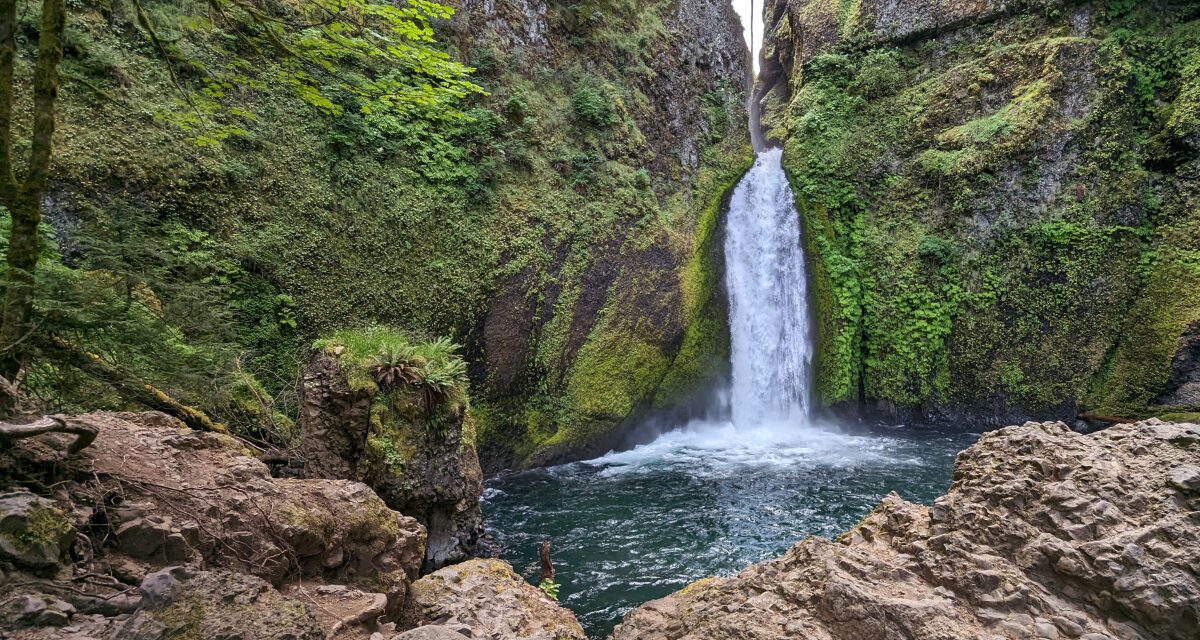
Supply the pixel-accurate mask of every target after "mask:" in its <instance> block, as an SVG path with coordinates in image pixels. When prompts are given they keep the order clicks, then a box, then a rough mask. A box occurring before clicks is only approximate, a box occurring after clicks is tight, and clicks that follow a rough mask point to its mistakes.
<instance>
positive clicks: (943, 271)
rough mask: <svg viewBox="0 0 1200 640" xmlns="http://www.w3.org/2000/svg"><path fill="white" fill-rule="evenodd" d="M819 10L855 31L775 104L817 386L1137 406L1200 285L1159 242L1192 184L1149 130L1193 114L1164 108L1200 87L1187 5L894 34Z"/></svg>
mask: <svg viewBox="0 0 1200 640" xmlns="http://www.w3.org/2000/svg"><path fill="white" fill-rule="evenodd" d="M805 11H806V12H817V13H816V14H813V15H817V14H823V15H826V16H830V17H832V18H834V19H835V20H836V21H837V24H839V25H840V26H841V34H842V38H843V39H844V40H843V42H842V43H841V44H839V45H835V46H833V47H831V48H830V49H829V50H827V51H825V52H824V53H821V54H819V55H816V56H814V57H813V58H812V59H811V60H810V61H809V62H808V63H807V64H806V65H805V66H804V68H803V69H802V70H800V72H799V73H798V74H797V75H796V77H797V78H799V79H800V80H801V81H800V83H799V84H798V86H793V87H792V97H791V100H790V102H789V103H787V104H782V103H781V102H779V101H777V100H776V101H772V100H774V99H773V98H770V97H769V99H768V103H769V104H768V109H767V111H768V112H767V114H766V117H767V122H768V124H769V125H770V126H771V127H772V128H773V131H772V133H773V135H776V136H778V137H780V138H782V139H784V140H785V154H784V166H785V170H786V171H787V173H788V177H789V180H790V181H791V184H792V187H793V191H794V192H795V194H796V199H797V206H798V208H799V210H800V213H801V217H802V222H803V228H804V242H805V249H806V254H807V258H808V261H809V265H808V272H809V279H810V280H809V285H810V286H809V290H810V294H811V297H812V300H813V306H814V316H815V317H814V320H815V322H816V324H817V345H816V355H815V360H816V361H815V365H816V371H815V377H816V380H815V383H816V390H817V395H818V397H819V400H820V401H821V402H822V403H823V404H825V405H836V404H842V403H848V402H856V401H859V400H863V401H866V402H868V403H871V404H873V405H881V406H893V407H912V408H933V407H945V406H958V407H962V406H967V407H972V406H984V407H986V408H987V410H988V411H994V410H995V407H997V406H998V405H1007V406H1009V407H1014V408H1016V409H1017V410H1021V409H1024V410H1026V411H1031V412H1059V411H1063V410H1064V409H1063V408H1064V407H1071V406H1076V407H1078V406H1082V405H1088V406H1093V405H1094V406H1108V407H1110V408H1114V409H1117V408H1120V407H1125V409H1126V410H1130V411H1132V410H1134V409H1137V408H1140V410H1141V411H1143V412H1144V411H1145V410H1146V408H1147V407H1146V404H1147V402H1149V401H1150V400H1151V399H1152V398H1153V397H1154V395H1155V393H1156V392H1157V390H1159V389H1161V387H1162V384H1163V383H1164V382H1165V379H1166V378H1165V376H1166V372H1167V365H1168V364H1169V360H1170V357H1171V353H1172V350H1173V349H1174V345H1175V340H1176V338H1177V337H1178V336H1179V334H1180V333H1181V332H1182V331H1183V329H1184V328H1185V327H1186V326H1188V323H1189V322H1193V321H1194V316H1193V315H1192V314H1190V313H1185V312H1184V310H1187V309H1192V308H1195V307H1196V306H1197V304H1196V301H1195V300H1193V299H1192V296H1191V295H1190V293H1180V292H1179V291H1176V292H1175V293H1174V294H1171V293H1169V292H1168V291H1167V289H1168V288H1169V287H1170V286H1176V287H1181V286H1184V287H1186V286H1192V285H1193V284H1194V283H1193V282H1192V277H1191V276H1190V275H1187V274H1185V273H1183V272H1182V271H1181V267H1180V266H1179V265H1178V264H1177V263H1178V260H1175V259H1174V258H1171V259H1165V258H1163V259H1161V260H1160V258H1156V257H1152V255H1160V254H1161V255H1166V252H1165V249H1164V248H1163V247H1164V246H1165V245H1167V244H1170V245H1171V246H1174V247H1179V248H1182V247H1185V246H1188V245H1187V242H1188V241H1189V240H1187V239H1186V238H1192V236H1189V235H1187V233H1190V232H1187V233H1185V232H1183V231H1181V230H1178V229H1177V230H1175V231H1167V232H1164V230H1166V229H1170V228H1175V227H1166V226H1163V225H1164V223H1165V222H1166V221H1167V220H1168V219H1171V218H1174V219H1180V218H1191V217H1194V216H1193V214H1192V213H1189V212H1191V211H1194V210H1195V209H1196V207H1195V203H1194V196H1193V195H1189V193H1188V192H1187V191H1186V189H1184V190H1181V191H1180V192H1171V195H1170V196H1169V197H1164V196H1163V193H1162V192H1160V191H1158V189H1159V188H1161V185H1163V184H1168V183H1171V181H1173V180H1176V178H1175V177H1174V176H1172V175H1169V174H1168V175H1164V174H1161V173H1157V171H1158V169H1156V168H1154V167H1153V166H1152V165H1153V162H1154V160H1153V157H1152V155H1153V151H1148V150H1147V147H1146V146H1144V145H1146V144H1147V143H1149V142H1151V141H1154V140H1156V139H1157V137H1156V136H1158V135H1159V132H1160V131H1161V130H1162V129H1164V128H1165V127H1166V126H1167V125H1166V123H1168V122H1171V120H1170V116H1171V115H1172V114H1174V113H1175V112H1176V111H1178V112H1179V113H1180V114H1181V117H1182V118H1185V119H1186V118H1187V117H1189V116H1187V115H1186V114H1187V110H1188V107H1187V106H1185V105H1182V104H1180V103H1179V102H1178V101H1175V102H1174V103H1173V104H1174V105H1177V106H1174V107H1172V108H1171V109H1170V110H1168V111H1167V112H1166V113H1163V114H1160V115H1162V116H1163V117H1160V118H1155V117H1153V116H1152V115H1151V114H1152V111H1153V102H1154V100H1155V99H1157V100H1158V101H1159V104H1160V105H1161V104H1162V99H1163V97H1164V96H1165V97H1173V96H1175V95H1177V94H1178V95H1180V96H1183V95H1185V94H1187V92H1188V91H1190V82H1191V80H1190V77H1191V76H1190V75H1188V73H1187V69H1188V68H1189V66H1188V65H1190V64H1191V62H1189V61H1190V60H1191V55H1192V54H1191V51H1192V50H1194V47H1195V46H1196V44H1197V43H1196V39H1195V29H1196V26H1195V21H1194V15H1191V14H1187V10H1184V9H1180V12H1179V14H1178V16H1179V17H1180V18H1181V20H1179V21H1176V22H1170V21H1167V22H1164V21H1162V20H1161V19H1153V17H1152V16H1151V15H1150V12H1149V11H1148V10H1147V11H1143V10H1141V9H1138V10H1134V11H1131V12H1130V13H1129V14H1128V15H1123V16H1122V17H1120V18H1117V19H1115V20H1117V22H1120V23H1121V24H1120V25H1119V26H1117V25H1116V24H1115V23H1114V24H1113V25H1110V26H1108V27H1104V28H1102V29H1099V30H1098V31H1097V32H1095V33H1093V34H1092V35H1097V36H1099V39H1091V38H1078V37H1066V36H1065V35H1064V34H1066V33H1070V32H1071V30H1070V25H1069V24H1068V23H1067V17H1066V16H1064V15H1061V14H1054V15H1051V14H1045V15H1043V14H1038V13H1029V14H1024V13H1018V15H1013V16H1010V17H1006V18H1003V19H999V20H996V21H994V22H991V23H988V24H985V25H978V26H975V27H973V28H972V30H971V31H970V34H971V37H957V36H955V37H951V36H949V35H946V36H942V35H934V36H931V37H930V39H928V40H926V41H920V40H918V41H915V42H912V43H907V44H903V45H901V46H898V47H894V46H890V45H888V46H880V45H877V44H872V43H871V42H869V41H867V40H862V39H858V38H857V36H855V35H854V34H855V32H856V29H857V28H858V27H857V26H855V25H857V22H856V20H857V18H854V17H853V16H854V15H857V14H856V12H855V10H854V9H853V8H852V7H849V6H847V5H845V4H842V3H837V2H822V3H809V4H808V5H806V8H805ZM1184 16H1191V17H1188V18H1186V19H1183V18H1184ZM807 19H811V20H813V21H814V22H813V23H814V24H823V23H824V22H822V20H823V19H821V18H814V17H812V16H808V18H807ZM1189 20H1190V22H1189ZM788 28H789V29H792V28H793V27H792V26H790V25H789V26H788ZM1089 65H1091V66H1089ZM1093 71H1095V73H1096V77H1095V80H1094V82H1095V85H1096V87H1097V88H1096V89H1095V91H1092V90H1091V89H1088V88H1087V87H1088V86H1090V85H1088V84H1087V83H1088V82H1091V81H1092V80H1091V78H1092V76H1091V75H1089V74H1091V73H1093ZM1193 75H1194V74H1193ZM1130 87H1133V88H1134V89H1135V90H1134V91H1130V90H1129V89H1130ZM1081 100H1083V101H1085V102H1089V104H1090V106H1089V109H1088V110H1085V112H1083V113H1085V115H1084V116H1083V117H1080V116H1079V114H1080V113H1081V112H1080V111H1078V109H1077V107H1078V105H1079V104H1080V101H1081ZM1190 126H1191V125H1182V126H1180V127H1178V128H1177V132H1175V133H1172V134H1171V135H1173V136H1175V137H1176V138H1178V137H1180V136H1185V135H1189V134H1187V133H1185V132H1186V131H1189V127H1190ZM1172 131H1176V130H1172ZM1062 144H1065V145H1066V148H1067V149H1068V150H1069V151H1068V152H1067V153H1066V155H1063V154H1062V153H1061V152H1060V151H1051V150H1054V149H1061V148H1063V147H1061V146H1058V145H1062ZM1064 158H1066V159H1065V160H1064ZM1155 184H1158V185H1160V187H1155V186H1154V185H1155ZM1168 190H1169V188H1168ZM1118 212H1119V213H1118ZM1173 224H1174V223H1173ZM1176 226H1177V227H1178V226H1179V225H1176ZM1156 233H1157V236H1156ZM1172 235H1173V236H1175V239H1174V240H1170V241H1168V240H1166V239H1165V237H1166V236H1172ZM1158 236H1163V238H1164V239H1156V238H1157V237H1158ZM1180 238H1184V239H1182V240H1181V239H1180ZM1190 241H1191V242H1193V245H1194V242H1195V241H1194V239H1192V240H1190ZM1172 261H1174V262H1175V263H1176V266H1174V267H1168V266H1167V263H1168V262H1172ZM1163 269H1166V270H1167V271H1166V272H1164V274H1162V275H1153V274H1157V273H1158V272H1157V271H1155V270H1163ZM1155 278H1161V280H1162V281H1161V282H1160V283H1156V282H1155ZM1168 283H1169V284H1168ZM1189 291H1190V289H1189ZM1169 296H1171V297H1169ZM1134 300H1139V301H1140V302H1138V303H1136V304H1137V305H1138V306H1136V307H1134V308H1131V304H1133V301H1134ZM1152 306H1153V308H1151V307H1152ZM1135 325H1137V326H1135ZM1114 345H1116V346H1115V347H1114ZM1106 356H1107V357H1106ZM1106 362H1107V363H1108V364H1107V365H1105V363H1106ZM1102 367H1103V368H1104V369H1103V371H1101V369H1102ZM1097 372H1100V373H1099V374H1097ZM1094 374H1096V375H1094ZM1122 398H1123V399H1122Z"/></svg>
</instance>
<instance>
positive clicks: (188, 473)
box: [77, 413, 426, 605]
mask: <svg viewBox="0 0 1200 640" xmlns="http://www.w3.org/2000/svg"><path fill="white" fill-rule="evenodd" d="M164 418H165V416H162V415H161V414H153V413H151V414H114V413H93V414H89V415H87V416H84V417H83V418H81V419H86V420H88V421H89V422H91V423H93V424H97V425H98V426H100V428H101V431H102V433H103V437H101V438H98V439H97V440H96V442H95V443H94V444H93V445H92V446H91V447H89V448H88V449H86V450H84V451H83V452H82V453H81V454H80V456H79V463H80V464H81V465H82V466H84V467H86V468H87V469H88V473H87V475H86V476H85V477H87V478H89V479H91V478H98V479H99V485H96V486H92V485H94V484H95V480H92V483H91V484H89V485H88V486H87V487H86V491H79V492H77V493H78V494H79V495H84V496H87V495H108V496H111V498H110V499H109V500H108V501H107V502H105V503H102V504H94V505H89V507H90V508H92V509H95V510H99V511H100V512H101V514H102V517H100V518H98V519H99V520H100V521H103V522H106V523H107V524H108V526H109V527H110V528H111V531H112V537H111V539H112V541H113V543H114V546H115V549H114V551H115V553H113V554H109V555H108V556H107V557H106V558H105V561H106V562H108V563H109V565H110V566H111V567H113V568H116V567H118V566H120V567H122V568H126V567H131V566H132V567H136V566H137V565H141V566H145V567H146V568H147V569H149V570H153V569H156V568H161V567H164V566H168V565H172V564H181V563H190V564H194V565H197V566H200V567H202V568H223V569H228V570H232V571H242V572H246V573H249V574H251V575H254V576H257V577H259V578H262V579H264V580H267V581H268V582H270V583H272V584H275V585H279V584H281V583H282V581H283V580H284V578H285V577H288V576H297V575H298V576H300V577H304V578H320V579H324V580H328V581H331V582H337V583H344V584H350V585H355V584H363V585H366V586H369V587H370V589H369V590H371V591H378V590H379V589H380V588H385V589H386V591H387V592H388V594H389V596H390V597H391V598H392V601H393V605H395V604H398V602H399V600H400V599H401V598H402V597H403V594H404V592H405V589H406V584H407V582H409V581H411V580H414V579H416V577H417V575H418V574H419V571H420V568H421V564H422V562H423V559H424V554H425V538H426V535H425V529H424V527H423V526H422V525H421V524H420V523H418V522H417V521H416V520H414V519H413V518H409V517H406V516H403V515H401V514H399V513H396V512H395V511H392V510H391V509H388V507H387V505H386V504H384V502H383V501H382V500H381V499H380V498H379V497H378V496H377V495H375V493H374V492H373V491H371V489H370V488H369V487H367V486H366V485H364V484H362V483H361V482H353V481H350V480H304V479H276V478H272V477H271V475H270V473H269V472H268V469H267V466H266V465H265V464H263V463H262V462H260V461H259V460H257V459H255V458H253V457H252V456H251V455H250V452H249V451H247V450H246V449H245V448H244V447H243V446H242V445H241V444H240V443H239V442H238V441H236V440H234V439H233V438H230V437H228V436H223V435H219V434H212V433H201V432H197V431H192V430H189V429H186V428H183V427H182V426H181V425H179V424H178V423H175V422H173V421H171V420H170V419H166V420H164ZM93 472H94V476H93V475H92V473H93ZM130 561H132V562H130ZM120 573H127V574H135V573H136V571H135V570H133V569H130V570H127V571H121V572H120Z"/></svg>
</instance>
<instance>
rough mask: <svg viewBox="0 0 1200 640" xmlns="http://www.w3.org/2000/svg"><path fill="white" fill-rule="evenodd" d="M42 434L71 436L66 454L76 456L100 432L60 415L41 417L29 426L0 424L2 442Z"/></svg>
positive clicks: (88, 425)
mask: <svg viewBox="0 0 1200 640" xmlns="http://www.w3.org/2000/svg"><path fill="white" fill-rule="evenodd" d="M44 433H69V434H73V435H74V436H75V441H74V442H72V443H71V446H69V447H67V453H68V454H76V453H79V452H80V451H82V450H83V449H84V448H86V447H87V446H88V445H90V444H92V442H93V441H95V439H96V436H97V435H99V433H100V430H99V429H97V428H96V427H94V426H92V425H90V424H84V423H82V422H76V421H73V420H69V419H67V418H66V417H65V416H61V415H52V416H42V417H41V418H39V419H38V420H35V421H33V422H30V423H29V424H12V423H8V422H0V439H3V440H8V441H12V440H23V439H25V438H32V437H33V436H40V435H42V434H44Z"/></svg>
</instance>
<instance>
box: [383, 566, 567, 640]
mask: <svg viewBox="0 0 1200 640" xmlns="http://www.w3.org/2000/svg"><path fill="white" fill-rule="evenodd" d="M403 618H404V620H405V621H406V622H407V623H408V624H409V625H410V626H418V628H420V627H421V625H439V626H441V627H443V628H449V629H450V630H452V631H455V632H457V633H458V634H459V638H462V637H466V638H473V639H476V640H483V639H487V640H585V639H586V638H587V636H586V635H584V633H583V628H582V627H581V626H579V621H577V620H576V619H575V615H574V614H572V613H571V612H570V611H568V610H566V609H564V608H563V607H561V606H559V605H558V604H557V603H556V602H554V601H553V600H551V599H550V598H549V597H547V596H546V594H545V593H543V592H542V590H541V589H538V588H537V587H535V586H533V585H531V584H529V583H527V582H525V580H523V579H521V577H520V576H518V575H517V574H516V573H515V572H514V571H513V570H512V567H511V566H509V565H508V563H505V562H502V561H500V560H496V559H475V560H468V561H466V562H463V563H460V564H456V565H451V566H449V567H446V568H444V569H439V570H438V571H435V572H433V573H431V574H429V575H427V576H425V577H424V578H421V579H420V580H417V581H416V582H414V583H413V584H412V590H411V595H410V597H409V601H408V603H407V604H406V606H405V610H404V616H403ZM414 631H417V630H414ZM408 633H412V632H408ZM421 633H423V634H425V635H412V636H409V635H405V636H404V637H405V639H406V640H408V639H409V638H428V639H430V640H432V639H435V638H436V639H438V640H441V639H442V638H452V636H448V635H446V633H445V631H444V629H438V630H437V631H433V630H430V629H428V628H426V630H425V631H422V632H421ZM434 634H440V635H434Z"/></svg>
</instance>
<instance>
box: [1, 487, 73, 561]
mask: <svg viewBox="0 0 1200 640" xmlns="http://www.w3.org/2000/svg"><path fill="white" fill-rule="evenodd" d="M74 537H75V529H74V527H73V526H72V524H71V521H70V519H69V518H68V517H67V515H66V514H65V513H64V512H63V511H62V510H61V509H59V508H58V507H57V506H55V503H54V502H53V501H51V500H47V499H45V498H41V497H39V496H36V495H34V494H32V493H29V492H26V491H16V492H13V493H6V494H2V495H0V560H7V561H9V562H12V563H13V564H15V565H17V566H18V567H21V568H23V569H26V570H29V571H34V572H38V573H53V572H54V571H55V570H56V569H58V568H59V567H60V566H61V561H62V558H63V554H65V553H66V551H67V548H68V547H69V546H70V544H71V540H72V539H73V538H74Z"/></svg>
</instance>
